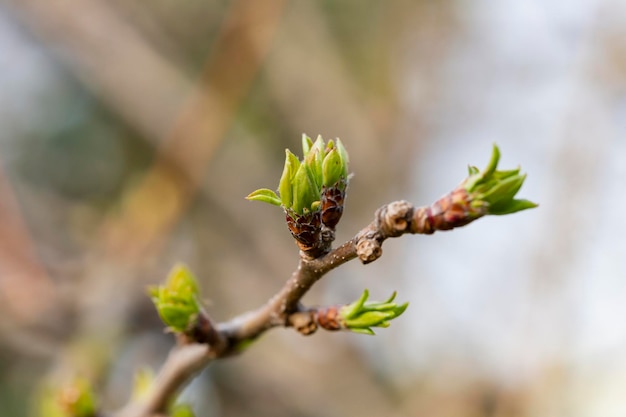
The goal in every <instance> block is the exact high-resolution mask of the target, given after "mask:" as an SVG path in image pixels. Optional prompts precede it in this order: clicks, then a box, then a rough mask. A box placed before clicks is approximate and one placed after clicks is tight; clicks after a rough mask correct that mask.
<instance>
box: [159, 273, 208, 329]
mask: <svg viewBox="0 0 626 417" xmlns="http://www.w3.org/2000/svg"><path fill="white" fill-rule="evenodd" d="M149 292H150V296H151V298H152V302H153V303H154V305H155V307H156V309H157V312H158V313H159V316H160V317H161V319H162V320H163V322H164V323H165V324H166V325H167V326H168V327H169V328H170V329H172V330H173V331H175V332H179V333H182V332H185V331H187V330H188V329H189V328H190V327H191V325H192V324H193V322H194V320H195V319H196V317H197V315H198V312H199V311H200V303H199V302H198V294H199V291H198V284H197V281H196V278H195V277H194V276H193V274H192V273H191V271H189V270H188V269H187V268H186V267H184V266H182V265H177V266H175V267H174V269H172V271H171V272H170V274H169V277H168V279H167V283H166V284H165V285H164V286H163V285H161V286H158V287H151V288H149Z"/></svg>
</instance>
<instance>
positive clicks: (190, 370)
mask: <svg viewBox="0 0 626 417" xmlns="http://www.w3.org/2000/svg"><path fill="white" fill-rule="evenodd" d="M448 198H449V197H448V196H444V197H442V198H441V199H440V200H438V201H437V202H435V203H434V204H433V205H432V206H430V207H420V208H417V209H415V208H414V206H413V205H412V204H411V203H409V202H407V201H395V202H392V203H389V204H386V205H384V206H382V207H381V208H379V209H378V210H377V211H376V214H375V216H374V220H373V221H372V222H371V223H370V224H369V225H368V226H367V227H365V228H363V229H362V230H361V231H360V232H358V233H357V234H356V235H355V237H354V238H352V239H350V240H349V241H347V242H346V243H344V244H343V245H341V246H339V247H337V248H336V249H333V250H331V251H330V252H329V253H328V254H326V255H324V256H322V257H320V258H317V259H309V258H308V257H306V256H304V254H301V257H300V261H299V263H298V267H297V268H296V270H295V271H294V272H293V274H292V275H291V277H290V278H289V280H288V281H287V282H286V283H285V285H284V286H283V288H282V289H280V291H278V293H276V295H274V297H272V298H271V299H270V300H269V301H268V302H267V303H266V304H265V305H263V306H262V307H260V308H259V309H257V310H254V311H251V312H248V313H244V314H242V315H240V316H237V317H235V318H233V319H231V320H230V321H227V322H224V323H220V324H217V325H212V324H211V323H210V321H209V322H206V323H204V326H205V327H206V328H208V329H210V331H211V332H214V331H215V329H217V331H218V332H219V333H220V335H221V337H220V338H219V340H222V341H225V343H222V342H220V343H218V344H214V345H208V344H200V343H191V344H186V345H185V344H183V345H182V346H179V347H177V348H175V349H174V350H173V351H172V352H171V353H170V355H169V357H168V358H167V360H166V362H165V364H164V365H163V368H162V369H161V370H160V372H159V374H158V376H157V379H156V380H155V381H154V383H153V387H152V389H151V391H150V393H149V394H148V396H147V397H146V398H144V399H143V400H142V401H141V402H137V403H131V404H129V405H128V406H127V407H125V408H124V409H122V410H121V411H120V412H118V413H117V414H115V417H145V416H149V415H152V414H155V413H159V412H163V411H164V410H165V407H166V406H167V404H168V403H169V402H170V401H171V399H172V398H174V396H175V395H176V393H177V392H178V391H179V390H180V389H181V387H182V386H183V385H185V384H186V383H187V382H188V381H189V380H190V379H191V378H192V377H193V376H194V375H195V374H196V373H197V372H198V371H200V370H201V369H202V368H204V367H205V366H206V365H208V363H209V362H211V360H213V359H219V358H223V357H226V356H230V355H233V354H237V353H240V352H241V351H242V350H243V348H244V347H245V346H247V345H248V344H249V343H250V342H252V341H254V340H255V339H256V338H257V337H258V336H260V335H261V334H262V333H264V332H265V331H267V330H269V329H271V328H273V327H294V328H295V329H296V330H298V331H299V332H301V333H302V334H311V333H313V332H314V331H315V329H316V328H317V323H316V322H315V320H316V317H314V314H312V310H307V309H305V308H303V307H302V306H301V304H300V300H301V299H302V297H304V295H305V294H306V293H307V292H308V291H309V289H310V288H311V287H312V286H313V285H314V284H315V283H316V282H317V281H318V280H319V279H320V278H322V277H323V276H324V275H325V274H327V273H328V272H330V271H331V270H333V269H335V268H337V267H338V266H341V265H343V264H344V263H346V262H348V261H351V260H352V259H355V258H357V257H358V258H359V259H360V260H361V262H362V263H364V264H367V263H370V262H373V261H375V260H376V259H378V258H379V257H380V256H381V255H382V243H383V242H384V241H385V240H386V239H387V238H390V237H398V236H401V235H403V234H405V233H412V234H415V233H426V234H430V233H432V232H434V231H435V230H447V229H448V226H449V223H446V224H445V228H443V227H439V225H440V224H439V223H438V220H437V219H438V217H437V216H438V215H439V214H441V213H439V211H437V209H438V208H440V207H441V206H442V201H443V202H445V201H447V199H448ZM452 209H454V206H452ZM444 214H445V213H444ZM472 220H474V219H472ZM465 224H467V222H464V223H463V224H461V222H459V225H465ZM205 319H206V320H208V318H207V317H205ZM213 337H214V336H213Z"/></svg>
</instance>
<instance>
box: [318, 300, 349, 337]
mask: <svg viewBox="0 0 626 417" xmlns="http://www.w3.org/2000/svg"><path fill="white" fill-rule="evenodd" d="M340 308H341V307H339V306H331V307H323V308H319V309H318V310H317V312H316V319H317V323H318V324H319V325H320V327H321V328H323V329H326V330H330V331H335V330H341V329H342V328H343V327H344V326H343V323H342V319H341V317H340V315H339V309H340Z"/></svg>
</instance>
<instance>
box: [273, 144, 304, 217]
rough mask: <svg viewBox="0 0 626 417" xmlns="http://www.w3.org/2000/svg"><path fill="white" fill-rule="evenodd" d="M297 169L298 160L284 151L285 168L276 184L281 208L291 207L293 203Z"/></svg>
mask: <svg viewBox="0 0 626 417" xmlns="http://www.w3.org/2000/svg"><path fill="white" fill-rule="evenodd" d="M299 167H300V160H298V157H297V156H295V155H294V154H293V153H292V152H291V151H290V150H289V149H285V167H284V168H283V175H282V176H281V177H280V183H279V184H278V192H279V193H280V199H281V202H282V204H283V207H291V204H292V203H293V180H294V178H295V176H296V172H297V171H298V168H299Z"/></svg>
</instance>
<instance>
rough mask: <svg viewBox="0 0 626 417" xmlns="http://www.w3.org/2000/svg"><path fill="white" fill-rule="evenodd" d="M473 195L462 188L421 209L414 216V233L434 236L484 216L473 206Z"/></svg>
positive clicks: (482, 212) (412, 230)
mask: <svg viewBox="0 0 626 417" xmlns="http://www.w3.org/2000/svg"><path fill="white" fill-rule="evenodd" d="M471 202H472V198H471V195H470V194H469V193H468V192H467V190H465V189H464V188H462V187H459V188H456V189H455V190H454V191H452V192H450V193H448V194H446V195H444V196H443V197H441V198H440V199H439V200H437V201H435V202H434V203H433V204H432V205H431V206H430V207H420V208H418V209H416V210H415V213H414V215H413V224H412V227H411V232H412V233H419V234H427V235H428V234H432V233H434V232H435V231H437V230H450V229H453V228H455V227H461V226H465V225H466V224H468V223H470V222H472V221H474V220H476V219H477V218H479V217H481V216H483V215H484V214H485V212H484V211H483V210H481V209H478V208H474V207H472V205H471Z"/></svg>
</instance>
